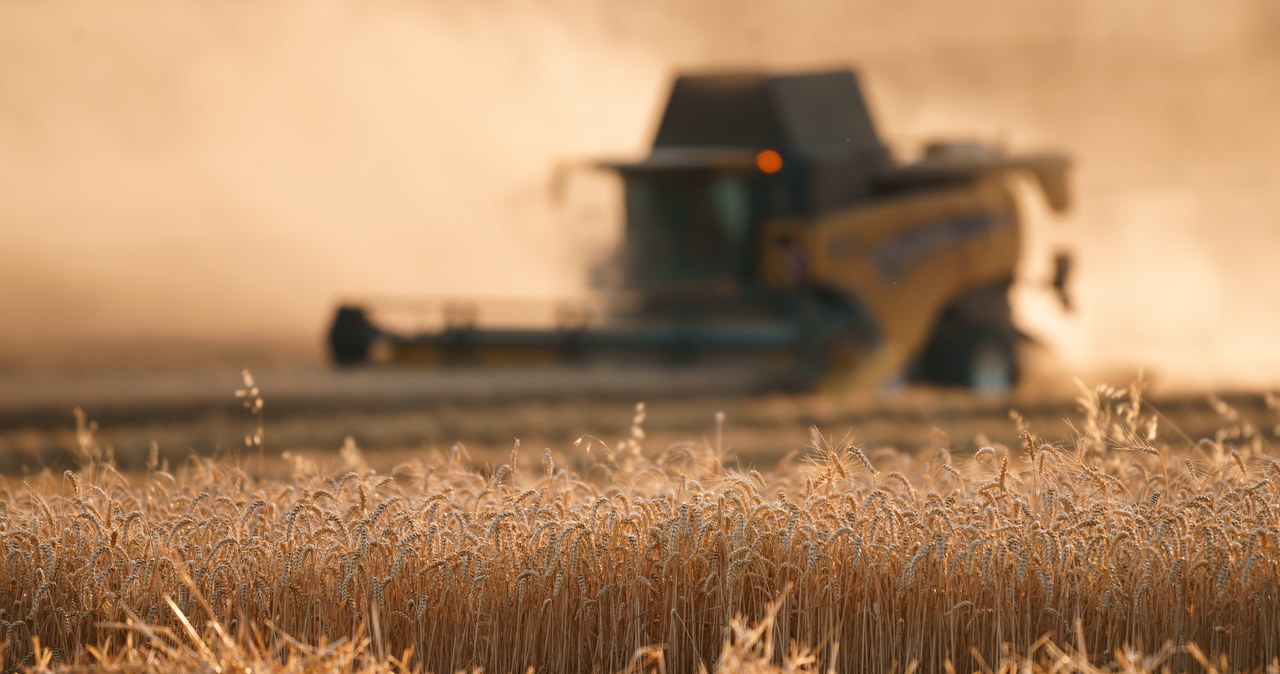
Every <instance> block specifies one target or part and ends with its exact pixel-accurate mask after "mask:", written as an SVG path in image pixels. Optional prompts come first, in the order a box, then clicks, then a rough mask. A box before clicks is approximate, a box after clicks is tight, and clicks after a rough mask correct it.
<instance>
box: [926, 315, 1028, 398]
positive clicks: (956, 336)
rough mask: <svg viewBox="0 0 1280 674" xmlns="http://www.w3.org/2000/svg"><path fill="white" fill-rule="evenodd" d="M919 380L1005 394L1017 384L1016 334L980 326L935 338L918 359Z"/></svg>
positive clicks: (967, 327)
mask: <svg viewBox="0 0 1280 674" xmlns="http://www.w3.org/2000/svg"><path fill="white" fill-rule="evenodd" d="M920 366H921V367H920V374H921V379H923V380H925V381H927V382H929V383H932V384H939V385H942V386H955V387H962V388H967V389H971V390H973V391H976V392H979V393H988V394H1003V393H1008V392H1009V391H1010V390H1012V389H1013V388H1014V387H1015V386H1016V385H1017V384H1018V378H1019V374H1020V373H1019V371H1018V350H1017V339H1016V334H1015V333H1013V332H1012V331H1010V330H1000V329H998V328H992V327H988V326H982V325H969V326H963V327H961V328H959V329H958V330H953V331H948V332H947V333H945V334H940V335H938V338H935V340H934V342H933V343H932V344H930V345H929V348H928V349H927V350H926V351H925V352H924V354H923V355H922V357H921V363H920Z"/></svg>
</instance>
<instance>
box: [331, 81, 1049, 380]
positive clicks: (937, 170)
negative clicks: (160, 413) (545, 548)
mask: <svg viewBox="0 0 1280 674" xmlns="http://www.w3.org/2000/svg"><path fill="white" fill-rule="evenodd" d="M596 166H598V167H601V168H606V169H609V170H612V171H615V172H616V173H617V174H618V175H619V176H620V177H621V179H622V183H623V187H624V192H625V208H626V211H625V212H626V218H625V220H626V222H625V233H624V235H623V239H622V245H621V247H620V249H619V250H618V252H617V254H616V255H615V256H614V257H613V258H611V260H609V261H608V262H606V263H605V264H603V265H602V266H601V269H600V270H598V271H603V272H604V273H603V274H598V276H601V279H600V284H599V285H601V286H602V287H601V288H599V290H600V291H601V297H603V298H605V299H604V300H603V301H602V303H601V306H599V307H596V308H594V309H588V308H586V307H583V306H574V305H568V304H566V305H563V306H561V307H559V308H557V309H556V310H555V311H553V312H552V314H553V316H554V317H555V319H554V320H552V321H550V322H549V323H548V324H547V325H546V326H545V327H542V328H529V327H516V326H512V325H507V326H503V325H498V324H495V325H487V324H486V323H485V318H486V307H484V306H481V305H478V304H471V303H458V302H445V303H441V304H438V305H433V304H426V303H422V304H418V303H410V304H409V305H408V306H405V305H403V304H402V305H399V306H395V305H388V304H384V305H378V304H376V303H374V304H369V303H359V304H357V303H351V304H344V305H343V306H341V307H340V308H339V309H338V311H337V315H336V316H335V318H334V320H333V323H332V327H331V329H330V331H329V346H330V353H331V355H332V358H333V361H334V362H335V363H336V364H337V365H340V366H344V367H346V366H357V365H364V364H368V363H382V364H388V365H394V364H406V365H408V364H416V365H425V366H430V367H431V368H435V369H437V370H439V369H455V368H463V369H467V368H469V369H473V370H474V369H480V370H506V369H509V368H519V367H523V366H530V367H532V366H542V367H544V368H545V367H548V366H550V367H553V368H555V369H557V370H578V371H580V372H581V371H583V370H588V371H597V372H601V371H604V372H616V371H619V369H630V370H632V371H648V372H650V373H654V372H657V373H662V374H660V376H659V379H661V378H662V377H677V376H683V377H685V378H689V377H693V378H694V379H695V380H697V381H701V382H705V383H706V385H707V386H708V388H721V389H730V390H732V391H734V392H739V393H742V392H748V391H751V392H758V391H769V390H773V391H778V390H790V391H796V390H801V391H803V390H818V389H833V388H834V389H841V390H848V389H862V390H875V389H876V388H878V387H883V386H885V385H887V384H891V383H895V382H904V381H913V382H914V381H918V382H925V383H929V384H936V385H943V386H956V387H970V388H976V389H984V390H992V391H1005V390H1008V389H1009V388H1010V387H1012V386H1013V385H1014V384H1015V383H1016V382H1017V380H1018V375H1019V365H1018V357H1017V353H1018V348H1017V347H1018V344H1019V342H1020V341H1022V340H1023V339H1024V337H1023V336H1022V333H1021V332H1020V331H1019V330H1018V329H1017V327H1016V326H1015V324H1014V321H1013V318H1012V315H1011V310H1010V304H1009V290H1010V286H1011V284H1012V283H1013V281H1014V278H1015V277H1016V274H1017V267H1018V259H1019V246H1020V220H1019V214H1018V207H1017V200H1016V198H1015V195H1014V193H1013V192H1012V190H1011V184H1010V183H1011V179H1012V178H1014V177H1015V176H1016V175H1018V174H1023V175H1026V176H1029V177H1030V178H1032V179H1033V180H1034V182H1035V183H1037V184H1038V185H1039V187H1040V189H1041V191H1042V192H1043V193H1044V196H1045V197H1046V198H1047V200H1048V202H1049V204H1050V205H1051V206H1052V207H1053V209H1054V210H1056V211H1059V212H1061V211H1064V210H1065V209H1066V208H1067V205H1068V194H1067V186H1066V173H1067V168H1068V162H1067V160H1066V158H1065V157H1063V156H1061V155H1058V154H1037V155H1025V156H1008V155H1005V154H1003V153H1002V152H1001V151H1000V150H999V149H996V148H992V147H988V146H986V145H982V144H977V143H935V144H933V145H930V146H929V147H928V148H927V150H926V151H925V152H924V153H923V157H922V158H920V159H919V160H917V161H913V162H910V163H899V162H897V161H895V160H894V158H893V157H892V155H891V154H890V152H889V150H888V149H887V148H886V147H885V145H884V144H882V143H881V141H880V137H879V135H878V134H877V132H876V128H875V125H874V124H873V122H872V118H871V115H870V112H869V110H868V107H867V104H866V101H865V100H864V98H863V94H862V90H861V87H860V85H859V81H858V78H857V76H856V74H855V73H854V72H852V71H847V70H844V71H832V72H816V73H804V74H786V75H770V74H728V75H687V76H682V77H679V78H677V79H676V81H675V84H674V87H673V89H672V91H671V95H670V98H669V100H668V102H667V106H666V111H665V113H664V114H663V117H662V122H661V124H660V125H659V127H658V132H657V137H656V138H655V139H654V142H653V148H652V151H651V152H650V153H649V155H648V156H647V157H645V158H644V159H642V160H640V161H634V162H610V163H601V164H597V165H596ZM1069 262H1070V260H1069V258H1068V257H1066V256H1065V255H1059V256H1058V258H1057V260H1056V273H1055V278H1054V280H1053V286H1054V288H1056V290H1057V291H1058V294H1059V296H1060V297H1061V299H1062V300H1063V304H1064V305H1066V294H1065V286H1066V276H1067V271H1068V268H1069ZM609 277H612V278H609ZM397 310H398V311H400V312H401V313H405V312H406V310H407V313H415V314H417V315H419V316H423V315H427V314H432V315H433V317H434V318H435V322H434V325H433V326H432V327H430V328H422V327H418V328H401V329H395V328H393V327H392V326H391V325H390V324H389V323H387V322H386V321H385V320H384V314H385V315H389V314H393V313H395V312H396V311H397ZM430 322H431V321H428V323H430ZM570 366H572V367H570ZM538 372H544V373H545V372H547V370H545V369H543V370H538ZM694 373H696V374H694ZM540 376H541V375H540ZM618 376H620V377H621V376H623V375H618ZM718 392H726V391H718Z"/></svg>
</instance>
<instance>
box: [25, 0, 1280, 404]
mask: <svg viewBox="0 0 1280 674" xmlns="http://www.w3.org/2000/svg"><path fill="white" fill-rule="evenodd" d="M1278 32H1280V9H1277V7H1276V6H1275V5H1274V4H1272V3H1269V2H1266V0H1257V1H1250V2H1245V1H1227V2H1218V3H1213V4H1212V5H1207V4H1206V5H1201V4H1192V3H1177V4H1170V3H1167V2H1160V1H1159V0H1138V1H1136V2H1130V3H1123V4H1118V3H1114V2H1110V1H1109V0H1082V1H1078V2H1072V3H1023V2H1019V1H1018V0H979V1H978V2H971V3H963V4H961V3H945V2H924V1H923V0H872V1H868V2H859V3H845V2H834V1H824V2H805V3H774V2H763V1H751V0H745V1H744V0H707V1H705V2H701V3H686V2H682V1H678V0H660V1H657V2H650V3H595V2H586V1H585V0H581V1H579V0H550V1H547V2H539V3H533V2H519V1H517V0H492V1H488V2H474V1H473V0H416V1H412V2H410V1H408V0H403V1H396V0H307V1H303V0H264V1H262V2H247V1H239V2H211V1H197V0H120V1H117V2H112V3H100V2H94V1H92V0H0V98H2V99H3V100H4V101H5V103H4V105H3V106H0V315H3V319H4V323H5V327H4V329H3V331H2V332H3V337H0V351H3V350H5V349H7V350H8V353H9V354H10V356H9V360H10V362H11V363H23V362H29V361H31V360H32V359H33V358H35V355H36V354H37V353H38V349H36V347H35V346H33V345H42V348H43V349H44V350H46V351H49V350H57V348H62V349H63V351H65V352H74V353H83V352H85V351H92V350H94V349H95V345H97V344H106V343H109V342H112V341H115V342H120V343H124V344H126V345H128V344H136V343H138V342H139V340H147V343H176V342H182V341H184V340H185V341H188V342H194V341H200V340H208V341H212V342H225V343H253V342H254V340H259V341H263V342H266V341H273V342H277V343H282V344H289V345H293V351H295V352H305V353H308V354H313V355H316V354H318V352H319V339H318V338H319V334H320V331H321V330H322V329H323V327H324V323H325V321H326V320H327V318H328V313H329V310H330V308H331V307H332V305H333V303H334V302H335V300H336V299H338V298H340V297H345V296H406V295H408V296H413V295H430V296H526V297H528V296H536V297H549V296H558V295H564V294H573V293H578V292H581V291H582V289H583V287H584V279H585V277H586V270H587V268H588V266H589V264H590V262H591V261H592V258H594V257H595V256H598V255H600V254H601V253H602V252H603V250H604V249H605V248H606V247H607V245H608V243H609V241H610V240H611V237H612V236H613V234H612V232H613V228H615V227H616V216H615V215H614V214H613V212H612V208H613V205H612V204H611V202H610V201H609V199H608V198H607V197H608V194H607V191H606V192H603V193H601V192H600V189H603V188H599V186H591V185H588V186H587V187H580V188H578V189H576V191H575V189H574V188H573V186H574V185H580V183H571V184H570V186H571V189H570V191H569V194H568V206H566V207H565V208H563V209H555V208H552V207H551V205H550V204H549V201H548V198H547V197H548V195H547V188H548V184H549V183H550V181H551V178H552V174H553V173H554V169H555V166H556V164H557V162H560V161H562V160H572V159H574V158H583V157H592V156H599V155H607V156H628V155H635V154H638V153H641V152H643V150H644V146H645V143H646V142H647V140H648V137H649V134H650V133H651V130H652V127H653V125H654V123H655V121H656V120H655V116H656V114H657V113H658V112H659V107H660V105H661V102H662V97H663V96H664V94H665V88H666V86H667V85H666V82H667V79H668V77H669V76H670V75H671V73H673V72H674V71H675V70H677V69H683V68H703V69H705V68H718V67H767V68H808V67H814V66H831V65H845V64H857V65H858V66H859V67H860V68H861V70H862V73H863V76H864V81H865V83H866V85H867V86H868V88H869V95H870V98H871V103H872V106H873V109H874V112H875V114H876V117H877V120H878V122H879V125H880V127H881V130H882V133H884V134H885V135H886V137H887V138H888V139H889V140H890V142H892V143H893V144H894V145H895V147H896V148H899V149H900V150H901V151H902V153H903V154H909V153H910V152H911V151H912V150H913V149H914V148H918V147H919V146H920V144H922V143H923V142H926V141H928V140H930V139H934V138H939V137H949V136H960V137H967V138H978V139H982V140H988V141H994V142H999V143H1003V144H1005V145H1006V146H1007V147H1009V148H1011V149H1036V148H1058V149H1062V150H1065V151H1067V152H1069V153H1071V154H1072V155H1073V156H1074V157H1075V158H1076V160H1077V171H1076V174H1075V181H1074V182H1075V187H1076V190H1075V191H1076V194H1077V200H1076V207H1075V209H1074V210H1073V212H1072V213H1071V214H1070V215H1069V216H1068V217H1066V218H1055V217H1051V216H1049V215H1048V214H1047V213H1046V211H1045V209H1044V208H1043V206H1041V205H1039V204H1038V203H1036V202H1035V201H1034V199H1031V198H1029V199H1028V200H1027V201H1028V202H1029V204H1028V212H1029V216H1030V219H1031V222H1032V227H1031V232H1030V235H1029V237H1028V242H1027V248H1028V257H1027V263H1026V266H1025V276H1026V278H1025V279H1024V280H1025V283H1023V287H1021V288H1020V289H1019V291H1018V295H1017V301H1018V308H1019V312H1020V314H1021V315H1022V317H1023V318H1024V322H1025V323H1026V324H1027V327H1028V328H1029V331H1030V332H1032V333H1034V334H1036V335H1037V336H1039V337H1040V338H1041V339H1042V340H1043V341H1044V342H1045V343H1046V346H1047V349H1046V350H1047V351H1048V352H1049V353H1052V354H1054V358H1055V359H1056V362H1057V367H1058V368H1059V369H1061V370H1062V371H1064V372H1072V373H1079V374H1084V375H1086V376H1102V375H1103V374H1104V373H1108V372H1115V371H1117V370H1124V371H1129V370H1135V369H1138V368H1145V369H1147V370H1148V371H1149V372H1151V373H1152V374H1153V375H1154V377H1155V379H1156V381H1157V383H1161V382H1163V383H1164V384H1165V385H1166V386H1171V387H1179V386H1182V387H1185V386H1201V385H1215V386H1270V385H1276V384H1277V382H1280V348H1277V347H1276V346H1275V344H1276V342H1277V340H1276V335H1277V334H1280V331H1278V330H1277V328H1278V327H1280V313H1277V311H1276V309H1275V307H1277V306H1280V302H1278V301H1277V300H1280V283H1277V281H1278V280H1280V271H1277V265H1276V264H1275V263H1274V261H1273V260H1272V256H1273V255H1274V251H1276V250H1277V249H1278V246H1277V244H1280V227H1277V224H1280V161H1278V160H1277V159H1276V158H1277V157H1280V134H1277V133H1275V132H1274V129H1273V128H1272V125H1273V123H1272V120H1273V119H1274V118H1275V117H1276V116H1277V115H1276V112H1277V111H1280V45H1277V43H1276V42H1275V40H1274V39H1273V36H1274V35H1276V34H1277V33H1278ZM602 194H603V195H604V196H602ZM1028 196H1029V197H1030V196H1031V195H1030V194H1028ZM1057 247H1068V248H1070V249H1072V250H1074V252H1075V253H1076V258H1077V261H1078V263H1079V264H1078V275H1077V277H1076V278H1075V279H1074V291H1075V296H1076V301H1077V304H1078V306H1079V310H1078V312H1076V313H1075V314H1072V315H1063V314H1062V313H1061V312H1060V311H1058V310H1057V309H1056V308H1055V307H1054V306H1053V304H1052V301H1051V299H1050V298H1049V297H1048V294H1047V293H1045V292H1043V291H1042V290H1041V289H1039V288H1037V287H1035V286H1036V285H1037V283H1038V281H1039V280H1040V279H1042V278H1043V277H1045V276H1046V275H1047V274H1048V266H1047V260H1048V256H1049V254H1050V251H1051V250H1053V249H1055V248H1057Z"/></svg>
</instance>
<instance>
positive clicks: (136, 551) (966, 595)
mask: <svg viewBox="0 0 1280 674" xmlns="http://www.w3.org/2000/svg"><path fill="white" fill-rule="evenodd" d="M1081 406H1082V414H1081V415H1080V417H1079V418H1078V419H1077V420H1075V421H1074V422H1073V423H1074V424H1076V427H1075V428H1076V430H1075V441H1074V442H1073V443H1071V444H1069V445H1055V444H1052V443H1048V442H1044V441H1042V440H1040V437H1039V436H1038V435H1037V434H1036V432H1035V429H1033V428H1030V427H1027V426H1026V425H1025V422H1022V421H1021V420H1020V419H1019V418H1018V417H1016V415H1015V417H1014V421H1015V423H1021V424H1022V425H1023V427H1022V428H1021V429H1020V431H1021V437H1022V441H1021V442H1020V443H1018V444H1017V445H1015V446H1004V445H999V444H995V445H988V446H983V447H977V448H970V449H968V450H967V451H966V450H963V449H962V448H955V447H951V446H950V442H949V441H948V440H947V439H946V436H945V435H942V434H939V439H940V440H939V445H938V446H937V447H935V448H932V449H929V450H927V451H922V452H918V453H914V454H904V453H898V452H894V451H891V450H884V449H880V448H869V447H862V446H859V445H858V443H857V442H856V439H855V438H852V437H845V438H841V439H837V438H834V437H824V436H822V435H820V434H817V433H815V434H814V439H815V440H816V441H815V442H814V443H813V444H812V446H809V447H805V448H803V449H798V450H796V451H792V452H790V453H788V454H787V455H786V456H784V457H782V458H781V459H780V460H779V461H777V462H776V463H775V464H774V465H769V466H760V467H753V466H747V465H741V464H740V463H739V462H738V461H736V460H735V458H734V456H733V454H732V451H731V448H729V447H727V446H725V445H724V444H723V443H722V434H721V432H720V430H721V429H720V425H721V424H722V423H723V418H717V420H716V432H715V435H714V437H715V439H714V440H712V441H705V442H690V443H682V444H678V445H672V446H667V447H657V448H653V447H649V446H648V445H647V444H646V442H645V440H646V438H645V434H644V432H643V428H642V424H643V422H644V420H645V411H644V410H643V408H640V409H638V410H637V412H636V414H635V418H634V424H633V426H634V428H633V429H632V431H631V432H630V433H629V434H628V435H627V436H626V437H625V438H623V440H622V441H621V442H618V443H617V444H608V443H603V442H601V441H599V440H597V439H595V438H591V439H590V440H589V441H585V442H582V443H577V444H576V445H575V446H573V447H571V448H569V450H568V451H565V452H553V451H551V450H546V451H543V452H530V451H522V450H521V448H520V446H519V443H518V442H517V443H515V444H514V447H513V449H512V451H511V454H510V458H509V460H508V461H507V463H505V464H503V465H500V466H476V465H473V464H472V462H470V460H469V458H468V455H467V452H466V449H465V447H463V446H461V445H459V446H455V447H454V448H453V449H452V451H449V452H445V453H428V452H424V453H423V455H422V456H421V457H420V458H419V459H416V460H414V461H410V462H406V463H404V464H402V465H400V466H397V467H396V468H395V469H394V470H391V471H390V472H388V473H386V474H379V473H376V472H374V471H372V470H370V469H369V468H368V466H367V464H366V463H365V462H364V461H363V460H362V458H361V455H360V450H359V449H358V448H357V447H356V446H355V444H354V443H348V445H347V446H345V447H344V448H343V450H342V452H341V453H340V457H341V458H340V462H341V463H338V464H336V467H328V466H323V465H320V464H318V463H317V462H316V461H314V460H312V459H309V458H303V457H297V456H295V457H292V458H291V460H292V461H293V475H292V476H291V477H290V478H288V479H261V478H259V477H258V476H257V475H256V473H255V472H254V471H253V470H252V467H253V466H254V465H255V464H257V463H258V460H259V457H258V456H247V457H246V459H245V460H244V463H243V464H241V462H240V461H238V460H237V459H236V457H234V456H228V457H223V458H221V459H210V458H201V457H192V458H191V459H189V460H188V461H187V462H185V463H184V464H183V465H181V466H177V467H173V468H171V467H169V466H167V465H165V464H164V463H163V462H161V461H157V460H153V461H152V462H150V464H149V466H148V468H147V470H146V471H145V472H143V473H140V474H130V475H125V474H122V473H121V472H119V471H117V470H116V468H115V467H114V466H113V465H112V463H111V461H110V452H109V451H104V450H103V449H102V448H99V447H97V446H96V445H95V444H94V440H93V435H92V432H90V430H89V427H88V426H87V425H85V426H84V428H85V432H84V433H82V437H81V439H82V446H81V454H82V463H81V466H80V468H79V469H78V470H75V471H67V472H66V473H65V474H63V475H60V476H55V475H49V474H46V475H44V476H42V477H38V478H37V477H33V478H29V479H27V480H23V481H16V480H0V540H2V541H3V549H2V550H0V620H2V621H3V623H2V625H3V627H2V629H0V670H8V669H9V668H15V667H29V668H32V669H36V670H40V669H53V668H58V667H63V668H73V669H74V668H93V667H96V668H99V669H101V670H103V671H173V670H184V671H217V672H230V671H241V672H248V671H326V670H332V669H356V670H362V671H434V672H455V671H465V670H473V669H483V670H484V671H487V672H524V671H527V670H528V669H530V668H532V669H534V670H535V671H548V672H597V671H598V672H623V671H631V672H640V671H645V672H648V671H654V672H696V671H700V670H702V669H705V670H707V671H721V672H735V671H814V672H820V671H838V672H881V671H919V672H944V671H955V672H968V671H1010V672H1012V671H1046V672H1047V671H1067V672H1072V671H1074V672H1086V671H1088V672H1092V671H1096V670H1095V668H1099V667H1101V668H1108V669H1109V670H1113V671H1162V668H1167V669H1169V671H1183V670H1196V671H1234V670H1246V671H1280V665H1277V664H1276V663H1277V658H1278V657H1280V462H1278V461H1277V458H1276V456H1275V453H1274V451H1273V449H1274V448H1273V446H1272V444H1271V443H1272V440H1271V438H1272V436H1271V435H1269V433H1270V430H1271V429H1266V431H1264V430H1260V429H1259V428H1257V427H1255V426H1254V425H1252V424H1249V423H1247V422H1243V421H1241V420H1240V418H1239V417H1238V416H1236V417H1233V416H1232V415H1231V410H1230V409H1229V406H1226V405H1225V403H1223V407H1224V409H1222V410H1221V412H1222V414H1223V419H1224V424H1223V429H1222V430H1221V431H1220V432H1219V433H1218V434H1217V435H1216V436H1214V437H1212V438H1206V439H1203V440H1198V441H1196V440H1193V439H1191V438H1185V437H1181V436H1180V435H1179V433H1178V432H1177V431H1176V429H1165V428H1163V427H1162V426H1161V425H1160V423H1159V422H1160V419H1159V415H1158V414H1157V413H1156V412H1154V411H1152V410H1151V409H1150V408H1149V407H1148V406H1147V405H1145V404H1144V403H1143V401H1142V398H1141V388H1140V387H1139V386H1133V387H1130V388H1127V389H1113V388H1108V387H1100V388H1097V389H1090V390H1088V391H1086V393H1085V395H1084V396H1082V399H1081ZM855 430H856V429H855ZM261 437H262V436H261V435H259V436H258V440H257V441H256V444H254V446H253V451H252V452H251V453H250V454H251V455H257V454H258V452H259V451H260V450H261V442H262V441H261ZM241 465H243V466H244V467H243V468H242V467H241Z"/></svg>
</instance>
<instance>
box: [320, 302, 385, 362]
mask: <svg viewBox="0 0 1280 674" xmlns="http://www.w3.org/2000/svg"><path fill="white" fill-rule="evenodd" d="M376 336H377V330H376V329H375V328H374V326H373V323H372V322H371V321H370V320H369V316H368V315H367V314H366V313H365V310H364V309H363V308H361V307H357V306H352V305H343V306H340V307H338V311H337V313H336V314H335V315H334V317H333V324H332V325H331V326H330V327H329V355H330V356H331V357H332V358H333V362H334V363H336V364H338V365H340V366H343V367H352V366H356V365H365V364H367V363H368V362H369V357H370V351H371V349H372V347H373V340H374V338H375V337H376Z"/></svg>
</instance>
